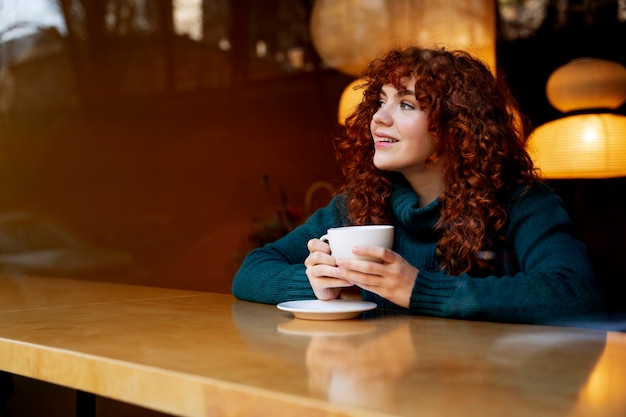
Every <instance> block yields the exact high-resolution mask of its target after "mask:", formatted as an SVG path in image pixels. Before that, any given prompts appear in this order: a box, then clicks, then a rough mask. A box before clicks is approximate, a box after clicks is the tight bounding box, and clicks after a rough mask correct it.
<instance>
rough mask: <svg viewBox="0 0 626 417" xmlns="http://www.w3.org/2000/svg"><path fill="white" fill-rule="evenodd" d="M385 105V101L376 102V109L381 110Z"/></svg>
mask: <svg viewBox="0 0 626 417" xmlns="http://www.w3.org/2000/svg"><path fill="white" fill-rule="evenodd" d="M384 104H385V101H384V100H378V101H377V102H376V108H377V109H380V108H381V107H382V106H383V105H384Z"/></svg>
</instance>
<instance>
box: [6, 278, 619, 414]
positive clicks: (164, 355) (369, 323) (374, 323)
mask: <svg viewBox="0 0 626 417" xmlns="http://www.w3.org/2000/svg"><path fill="white" fill-rule="evenodd" d="M0 370H4V371H8V372H11V373H14V374H19V375H23V376H26V377H30V378H35V379H38V380H42V381H46V382H50V383H54V384H59V385H62V386H66V387H70V388H73V389H76V390H79V392H87V393H91V394H93V395H95V396H102V397H107V398H112V399H115V400H119V401H123V402H127V403H130V404H135V405H138V406H141V407H146V408H149V409H153V410H157V411H160V412H163V413H169V414H174V415H180V416H222V415H226V416H272V417H276V416H333V417H339V416H364V417H368V416H371V417H374V416H411V417H414V416H435V417H447V416H465V417H466V416H481V417H483V416H492V415H493V416H499V415H506V416H524V417H526V416H542V417H550V416H555V417H557V416H558V417H564V416H567V417H574V416H593V417H597V416H603V417H612V416H615V417H618V416H619V417H623V416H624V415H626V395H625V394H624V393H625V392H626V334H625V333H619V332H606V331H602V330H591V329H581V328H570V327H549V326H530V325H511V324H500V323H483V322H471V321H459V320H446V319H437V318H429V317H413V316H404V315H394V314H390V313H389V312H383V311H377V310H375V311H374V312H371V313H364V315H363V316H362V317H360V318H358V319H353V320H342V321H328V322H326V321H307V320H300V319H294V318H293V317H292V316H291V315H290V313H287V312H283V311H280V310H278V309H277V308H276V307H275V306H270V305H261V304H254V303H247V302H242V301H237V300H235V299H234V298H233V297H232V296H230V295H226V294H212V293H202V292H194V291H184V290H173V289H163V288H151V287H143V286H131V285H120V284H110V283H97V282H86V281H73V280H65V279H55V278H35V277H6V276H4V277H1V276H0Z"/></svg>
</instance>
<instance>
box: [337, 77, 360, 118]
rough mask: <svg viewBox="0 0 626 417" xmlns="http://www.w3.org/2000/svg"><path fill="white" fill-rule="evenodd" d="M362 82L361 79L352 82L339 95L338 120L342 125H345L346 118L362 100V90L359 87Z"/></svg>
mask: <svg viewBox="0 0 626 417" xmlns="http://www.w3.org/2000/svg"><path fill="white" fill-rule="evenodd" d="M363 82H364V80H363V79H362V78H359V79H356V80H354V81H352V82H351V83H350V84H348V86H347V87H346V88H345V89H344V90H343V93H341V98H340V99H339V110H338V112H337V113H338V114H337V116H338V118H339V123H340V124H342V125H344V124H345V123H346V117H348V116H350V115H351V114H352V112H353V111H354V110H355V109H356V106H358V105H359V103H360V102H361V100H362V99H363V90H362V89H360V88H357V87H359V85H361V84H362V83H363Z"/></svg>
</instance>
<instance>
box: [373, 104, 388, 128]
mask: <svg viewBox="0 0 626 417" xmlns="http://www.w3.org/2000/svg"><path fill="white" fill-rule="evenodd" d="M372 119H373V120H374V123H377V124H383V125H389V124H391V116H390V115H389V112H388V111H387V110H386V109H385V107H379V108H378V110H377V111H376V113H374V117H373V118H372Z"/></svg>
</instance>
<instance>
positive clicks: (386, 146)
mask: <svg viewBox="0 0 626 417" xmlns="http://www.w3.org/2000/svg"><path fill="white" fill-rule="evenodd" d="M403 85H404V86H406V87H405V88H403V89H400V90H397V89H396V88H395V87H393V86H391V85H389V84H386V85H384V86H383V88H382V89H381V92H380V101H379V107H378V110H377V111H376V113H375V114H374V116H373V117H372V120H371V123H370V130H371V132H372V137H373V139H374V148H375V153H374V165H375V166H376V167H377V168H379V169H382V170H385V171H397V172H400V173H402V174H404V176H405V177H407V178H409V179H411V177H414V176H415V175H421V174H422V173H424V172H428V173H429V174H432V173H433V172H432V171H433V169H434V168H435V167H434V166H433V165H432V164H429V165H426V159H427V158H428V157H429V156H431V155H432V154H433V153H434V142H433V139H432V137H431V136H430V133H429V132H428V124H429V123H428V113H427V112H425V111H423V110H422V109H421V108H420V106H419V104H418V102H417V99H416V98H415V91H414V85H415V78H410V79H407V80H406V83H403Z"/></svg>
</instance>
